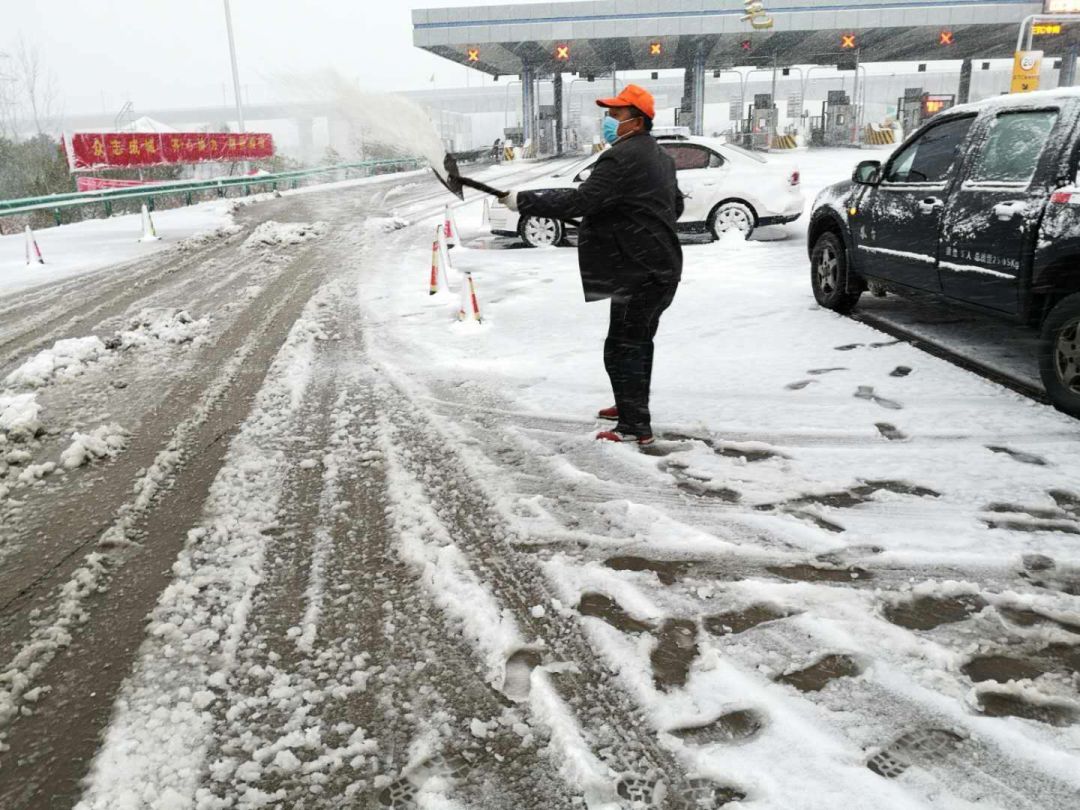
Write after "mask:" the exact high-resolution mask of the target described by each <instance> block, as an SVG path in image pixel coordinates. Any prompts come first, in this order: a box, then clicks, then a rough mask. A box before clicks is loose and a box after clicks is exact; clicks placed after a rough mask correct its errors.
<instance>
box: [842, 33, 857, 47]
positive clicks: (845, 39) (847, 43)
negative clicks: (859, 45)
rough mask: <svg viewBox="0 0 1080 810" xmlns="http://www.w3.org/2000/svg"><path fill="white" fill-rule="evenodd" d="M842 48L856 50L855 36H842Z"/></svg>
mask: <svg viewBox="0 0 1080 810" xmlns="http://www.w3.org/2000/svg"><path fill="white" fill-rule="evenodd" d="M840 47H841V48H844V49H845V50H851V49H852V48H855V47H856V45H855V35H854V34H841V35H840Z"/></svg>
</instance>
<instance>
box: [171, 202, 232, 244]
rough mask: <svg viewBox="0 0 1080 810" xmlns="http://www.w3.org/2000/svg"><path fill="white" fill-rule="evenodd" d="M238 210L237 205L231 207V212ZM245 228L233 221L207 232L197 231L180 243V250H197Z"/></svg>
mask: <svg viewBox="0 0 1080 810" xmlns="http://www.w3.org/2000/svg"><path fill="white" fill-rule="evenodd" d="M235 210H236V208H235V206H234V207H232V208H230V209H229V213H230V214H231V213H233V212H234V211H235ZM242 230H244V228H243V226H242V225H237V224H236V223H231V224H229V225H222V226H220V227H217V228H214V229H213V230H210V231H206V232H205V233H197V234H195V235H194V236H192V237H189V238H187V239H185V240H184V241H183V242H181V243H180V244H179V245H178V249H179V250H182V251H184V250H195V249H197V248H201V247H204V246H205V245H208V244H210V243H211V242H218V241H220V240H222V239H228V238H229V237H230V236H234V235H235V234H238V233H240V231H242Z"/></svg>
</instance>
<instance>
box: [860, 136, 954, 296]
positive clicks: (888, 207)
mask: <svg viewBox="0 0 1080 810" xmlns="http://www.w3.org/2000/svg"><path fill="white" fill-rule="evenodd" d="M974 120H975V116H974V115H967V116H962V117H955V118H950V119H947V120H945V121H942V122H941V123H940V124H935V125H933V126H931V127H930V128H929V129H927V130H925V131H924V132H923V133H922V134H921V135H919V136H918V137H917V138H916V139H915V140H914V141H912V142H911V143H910V144H908V145H907V146H906V147H904V148H902V149H901V150H900V151H899V152H898V153H897V154H896V155H895V156H894V157H893V158H892V159H891V160H890V161H889V162H888V163H887V164H885V168H884V171H883V172H882V174H881V177H882V180H881V183H879V184H878V185H877V186H873V187H871V188H869V189H868V190H867V193H866V194H865V195H864V196H863V198H862V200H861V202H860V204H859V206H858V212H857V213H856V214H855V215H854V216H852V218H851V220H850V222H851V227H852V235H853V238H854V241H855V248H856V266H857V267H858V269H859V271H860V272H863V273H866V274H867V275H870V276H875V277H878V278H885V279H889V280H891V281H897V282H899V283H901V284H904V285H907V286H909V287H915V288H917V289H922V290H932V291H934V292H939V291H940V290H941V286H940V285H941V282H940V281H939V279H938V270H937V252H938V239H939V237H940V229H941V217H942V213H943V212H944V209H945V198H946V197H947V196H948V193H949V188H950V186H951V185H952V182H953V179H954V176H955V173H956V169H957V164H958V163H959V162H960V161H959V156H960V154H961V148H962V146H963V144H964V142H965V138H966V137H967V134H968V130H969V129H970V128H971V124H972V122H973V121H974Z"/></svg>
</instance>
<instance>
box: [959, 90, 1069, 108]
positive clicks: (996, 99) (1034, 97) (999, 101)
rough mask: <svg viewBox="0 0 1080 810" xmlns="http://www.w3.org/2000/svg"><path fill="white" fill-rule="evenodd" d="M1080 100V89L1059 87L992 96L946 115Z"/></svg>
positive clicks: (961, 105) (961, 106)
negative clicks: (1065, 100)
mask: <svg viewBox="0 0 1080 810" xmlns="http://www.w3.org/2000/svg"><path fill="white" fill-rule="evenodd" d="M1075 98H1080V87H1058V88H1056V89H1054V90H1036V91H1035V92H1033V93H1009V94H1007V95H1002V96H992V97H990V98H984V99H982V100H980V101H972V102H970V103H968V104H957V105H956V106H955V107H950V108H949V109H948V110H944V111H943V112H942V114H945V113H950V114H952V113H957V112H980V111H982V110H986V109H990V108H994V109H1008V108H1009V107H1027V106H1030V105H1038V104H1044V103H1053V102H1055V101H1062V100H1064V99H1075Z"/></svg>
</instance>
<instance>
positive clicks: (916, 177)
mask: <svg viewBox="0 0 1080 810" xmlns="http://www.w3.org/2000/svg"><path fill="white" fill-rule="evenodd" d="M974 120H975V117H974V116H968V117H966V118H954V119H952V120H951V121H946V122H944V123H943V124H939V125H938V126H936V127H934V128H933V129H929V130H927V131H926V132H924V133H923V134H922V135H921V136H920V137H919V138H918V140H916V141H915V142H914V143H912V144H911V145H910V146H908V147H907V148H906V149H904V150H903V151H902V152H901V153H900V154H898V155H897V156H896V157H895V158H893V160H892V161H891V162H890V163H889V166H888V169H887V170H886V173H885V181H886V182H887V183H941V182H944V181H945V180H946V179H948V177H949V174H950V173H951V172H952V169H953V166H954V165H955V163H956V159H957V157H958V156H959V154H960V144H962V143H963V142H964V136H966V135H967V132H968V130H969V129H971V123H972V122H973V121H974Z"/></svg>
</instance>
